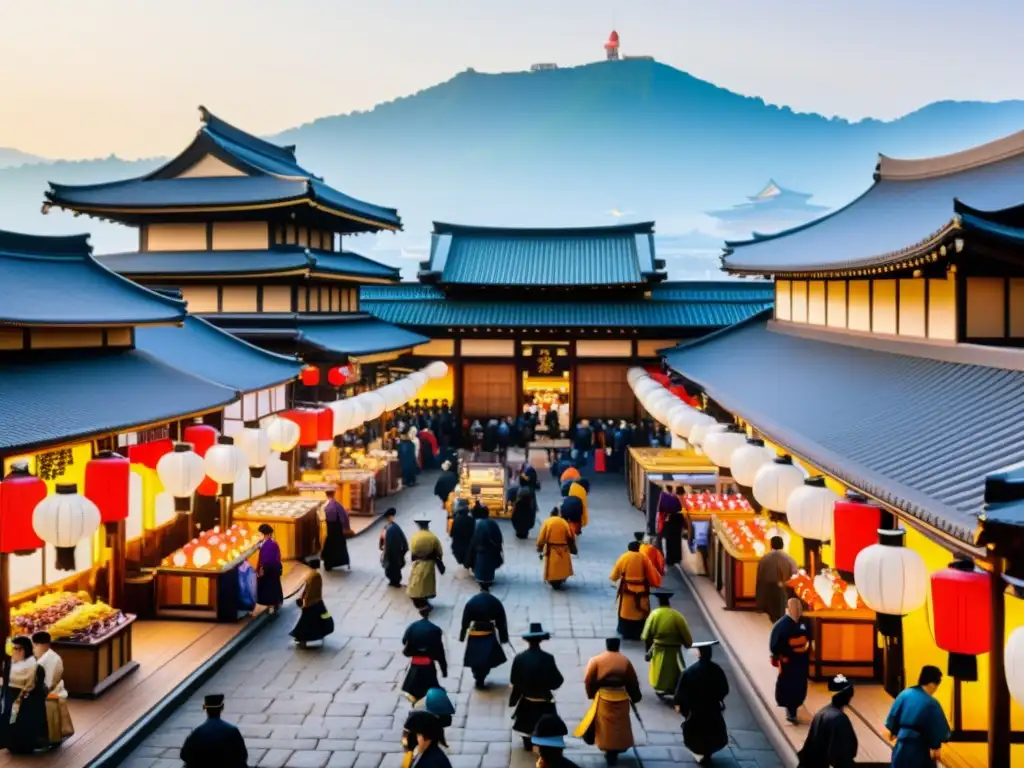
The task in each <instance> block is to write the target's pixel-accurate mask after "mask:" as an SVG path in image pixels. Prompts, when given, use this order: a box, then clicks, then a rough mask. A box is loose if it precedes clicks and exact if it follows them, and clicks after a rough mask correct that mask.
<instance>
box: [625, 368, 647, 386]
mask: <svg viewBox="0 0 1024 768" xmlns="http://www.w3.org/2000/svg"><path fill="white" fill-rule="evenodd" d="M646 375H647V371H645V370H644V369H643V368H630V369H629V370H628V371H626V383H628V384H629V388H630V389H632V388H633V387H634V386H636V383H637V382H638V381H639V380H640V379H642V378H643V377H644V376H646Z"/></svg>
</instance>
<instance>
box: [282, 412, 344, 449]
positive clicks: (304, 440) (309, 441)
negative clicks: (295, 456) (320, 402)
mask: <svg viewBox="0 0 1024 768" xmlns="http://www.w3.org/2000/svg"><path fill="white" fill-rule="evenodd" d="M281 416H282V417H283V418H285V419H288V420H289V421H294V422H295V423H296V424H298V425H299V445H301V446H302V447H303V448H312V447H313V446H314V445H316V443H317V440H319V439H320V438H319V435H320V424H319V416H318V413H317V411H316V410H314V409H312V408H296V409H295V410H293V411H287V412H285V413H282V414H281ZM332 424H333V420H332ZM332 437H333V435H332Z"/></svg>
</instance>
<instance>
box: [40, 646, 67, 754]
mask: <svg viewBox="0 0 1024 768" xmlns="http://www.w3.org/2000/svg"><path fill="white" fill-rule="evenodd" d="M50 643H51V638H50V633H49V632H46V631H40V632H36V633H35V634H33V635H32V653H33V655H34V656H35V659H36V663H37V664H38V665H39V666H40V667H42V668H43V682H44V683H45V684H46V692H47V695H46V726H47V736H48V738H49V741H50V746H53V747H55V746H57V745H58V744H60V743H61V742H62V741H64V739H66V738H68V737H69V736H74V734H75V726H74V724H73V723H72V722H71V712H70V711H68V704H67V700H68V691H67V689H66V688H65V687H64V660H63V659H62V658H61V657H60V656H59V655H57V653H56V651H54V650H53V648H51V647H50Z"/></svg>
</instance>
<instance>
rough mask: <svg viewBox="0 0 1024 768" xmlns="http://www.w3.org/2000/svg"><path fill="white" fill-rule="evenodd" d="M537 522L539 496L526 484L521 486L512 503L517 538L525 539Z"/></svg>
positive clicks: (513, 526)
mask: <svg viewBox="0 0 1024 768" xmlns="http://www.w3.org/2000/svg"><path fill="white" fill-rule="evenodd" d="M536 523H537V498H536V497H535V496H534V495H533V489H532V488H530V487H529V486H526V485H521V486H519V489H518V491H517V493H516V499H515V502H514V503H513V505H512V528H513V529H515V532H516V538H517V539H525V538H526V537H527V536H529V535H530V531H531V530H532V529H533V526H534V525H535V524H536Z"/></svg>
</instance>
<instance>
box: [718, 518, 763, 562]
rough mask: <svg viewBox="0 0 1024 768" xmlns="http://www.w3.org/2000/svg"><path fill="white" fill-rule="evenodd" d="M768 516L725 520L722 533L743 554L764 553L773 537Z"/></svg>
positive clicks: (722, 524) (722, 523)
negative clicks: (770, 532)
mask: <svg viewBox="0 0 1024 768" xmlns="http://www.w3.org/2000/svg"><path fill="white" fill-rule="evenodd" d="M770 526H771V521H769V520H768V519H767V518H761V517H755V518H753V519H751V520H723V521H722V522H721V529H720V530H721V531H722V535H723V536H724V537H725V538H726V540H727V541H728V542H729V544H731V545H732V547H733V549H735V550H736V551H738V552H740V553H743V554H751V555H759V556H760V555H763V554H764V553H765V550H766V549H767V544H768V541H769V540H770V539H771V534H769V532H768V531H769V527H770Z"/></svg>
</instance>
